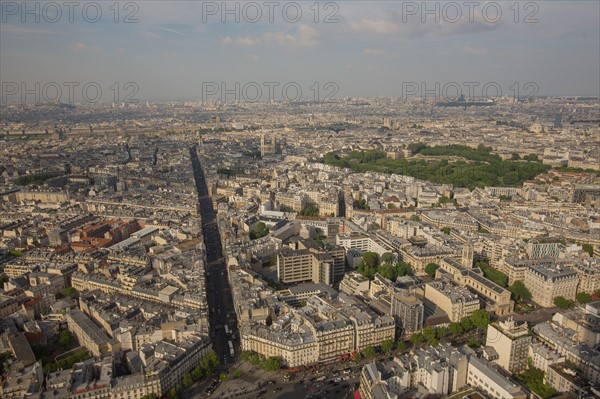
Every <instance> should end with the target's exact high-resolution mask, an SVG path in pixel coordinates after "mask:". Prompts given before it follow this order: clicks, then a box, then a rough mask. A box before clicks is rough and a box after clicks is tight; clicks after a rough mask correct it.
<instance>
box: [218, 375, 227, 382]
mask: <svg viewBox="0 0 600 399" xmlns="http://www.w3.org/2000/svg"><path fill="white" fill-rule="evenodd" d="M228 378H229V375H228V374H227V373H221V374H219V381H221V382H223V381H227V379H228Z"/></svg>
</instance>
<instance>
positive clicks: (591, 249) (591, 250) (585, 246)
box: [581, 244, 594, 256]
mask: <svg viewBox="0 0 600 399" xmlns="http://www.w3.org/2000/svg"><path fill="white" fill-rule="evenodd" d="M581 247H582V248H583V250H584V251H585V252H587V253H588V254H590V256H594V247H593V246H592V244H583V245H581Z"/></svg>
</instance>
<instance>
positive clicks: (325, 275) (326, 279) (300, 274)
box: [277, 238, 346, 285]
mask: <svg viewBox="0 0 600 399" xmlns="http://www.w3.org/2000/svg"><path fill="white" fill-rule="evenodd" d="M345 255H346V253H345V251H344V248H342V247H339V246H331V247H327V248H321V247H319V246H318V245H317V244H316V243H315V242H314V241H313V240H312V239H306V240H304V239H300V238H294V239H292V240H290V242H289V243H288V245H284V246H283V247H282V248H281V251H280V253H279V254H278V255H277V278H278V279H279V281H281V282H283V283H285V284H291V283H300V282H307V281H312V282H314V283H325V284H328V285H334V284H336V283H337V282H339V281H340V280H341V279H342V277H343V275H344V269H345V261H346V259H345Z"/></svg>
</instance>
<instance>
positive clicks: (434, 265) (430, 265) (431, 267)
mask: <svg viewBox="0 0 600 399" xmlns="http://www.w3.org/2000/svg"><path fill="white" fill-rule="evenodd" d="M439 268H440V265H438V264H437V263H428V264H427V266H425V273H427V274H429V276H430V277H431V278H434V277H435V271H436V270H437V269H439Z"/></svg>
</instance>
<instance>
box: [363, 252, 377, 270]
mask: <svg viewBox="0 0 600 399" xmlns="http://www.w3.org/2000/svg"><path fill="white" fill-rule="evenodd" d="M362 260H363V262H365V265H366V266H368V267H377V265H378V264H379V255H377V253H376V252H369V251H367V252H365V253H364V254H363V259H362Z"/></svg>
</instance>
